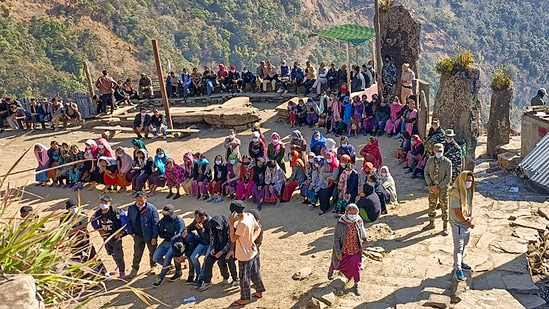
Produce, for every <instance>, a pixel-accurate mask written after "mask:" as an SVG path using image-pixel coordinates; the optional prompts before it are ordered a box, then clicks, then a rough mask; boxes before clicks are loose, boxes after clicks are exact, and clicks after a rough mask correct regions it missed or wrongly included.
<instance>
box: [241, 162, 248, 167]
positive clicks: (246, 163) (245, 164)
mask: <svg viewBox="0 0 549 309" xmlns="http://www.w3.org/2000/svg"><path fill="white" fill-rule="evenodd" d="M242 165H244V166H247V165H250V162H242Z"/></svg>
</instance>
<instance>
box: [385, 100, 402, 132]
mask: <svg viewBox="0 0 549 309" xmlns="http://www.w3.org/2000/svg"><path fill="white" fill-rule="evenodd" d="M402 107H403V105H402V103H400V99H399V98H398V97H397V96H395V97H394V98H393V103H391V105H390V106H389V108H390V109H391V115H390V117H389V120H387V123H386V124H385V132H387V134H389V137H393V136H394V135H396V134H398V133H400V117H399V115H398V114H399V113H400V111H401V110H402Z"/></svg>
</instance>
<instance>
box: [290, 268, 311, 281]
mask: <svg viewBox="0 0 549 309" xmlns="http://www.w3.org/2000/svg"><path fill="white" fill-rule="evenodd" d="M312 273H313V269H312V268H311V267H304V268H302V269H300V270H298V271H296V272H295V274H294V275H293V276H292V279H294V280H299V281H301V280H305V279H307V278H308V277H309V276H310V275H311V274H312Z"/></svg>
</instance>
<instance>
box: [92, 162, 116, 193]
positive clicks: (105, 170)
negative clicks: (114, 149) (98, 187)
mask: <svg viewBox="0 0 549 309" xmlns="http://www.w3.org/2000/svg"><path fill="white" fill-rule="evenodd" d="M97 167H98V168H99V172H100V173H101V174H102V175H103V184H104V185H105V189H104V190H103V192H104V193H115V192H117V191H118V190H117V188H116V179H117V178H118V170H117V162H116V159H115V158H111V157H107V156H101V157H99V159H98V160H97Z"/></svg>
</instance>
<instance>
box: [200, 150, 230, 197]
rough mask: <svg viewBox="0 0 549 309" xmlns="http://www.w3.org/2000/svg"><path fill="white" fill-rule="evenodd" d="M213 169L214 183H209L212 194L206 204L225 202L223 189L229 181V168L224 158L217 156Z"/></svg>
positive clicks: (209, 191)
mask: <svg viewBox="0 0 549 309" xmlns="http://www.w3.org/2000/svg"><path fill="white" fill-rule="evenodd" d="M235 154H236V153H235ZM212 169H213V178H212V181H210V182H209V183H208V193H209V194H210V197H209V198H208V199H207V200H206V202H208V203H210V202H211V203H216V204H217V203H221V202H222V201H223V196H222V190H221V188H222V187H223V183H224V182H225V180H226V179H227V166H226V165H225V162H223V157H222V156H221V155H217V156H215V158H214V165H213V168H212Z"/></svg>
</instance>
